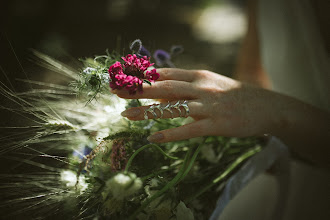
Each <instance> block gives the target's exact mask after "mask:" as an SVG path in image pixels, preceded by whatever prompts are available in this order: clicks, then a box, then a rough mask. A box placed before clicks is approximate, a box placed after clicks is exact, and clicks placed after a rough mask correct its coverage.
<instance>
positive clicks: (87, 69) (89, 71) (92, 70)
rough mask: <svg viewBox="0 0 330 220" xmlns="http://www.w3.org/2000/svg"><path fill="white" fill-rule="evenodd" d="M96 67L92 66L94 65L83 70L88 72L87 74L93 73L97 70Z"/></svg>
mask: <svg viewBox="0 0 330 220" xmlns="http://www.w3.org/2000/svg"><path fill="white" fill-rule="evenodd" d="M95 71H96V69H95V68H92V67H86V68H85V69H84V70H83V72H84V73H86V74H91V73H93V72H95Z"/></svg>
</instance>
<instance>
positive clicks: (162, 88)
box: [113, 0, 330, 169]
mask: <svg viewBox="0 0 330 220" xmlns="http://www.w3.org/2000/svg"><path fill="white" fill-rule="evenodd" d="M255 5H256V2H255V1H254V0H252V1H251V2H250V5H249V27H248V32H247V35H246V37H245V39H244V41H243V45H242V49H241V52H240V56H239V57H238V65H237V70H236V71H235V74H234V77H235V78H237V79H239V80H240V81H237V80H234V79H231V78H228V77H225V76H222V75H220V74H217V73H213V72H210V71H206V70H182V69H174V68H171V69H158V70H157V72H158V73H159V74H160V79H159V80H158V81H157V82H155V83H154V84H153V85H152V86H145V87H144V92H143V94H136V95H129V94H128V92H127V91H126V90H115V91H113V93H115V94H117V95H118V96H119V97H121V98H126V99H140V98H147V99H161V100H166V101H167V100H172V101H177V100H188V101H189V104H188V106H189V109H190V117H192V118H193V119H194V122H192V123H190V124H186V125H183V126H181V127H177V128H171V129H168V130H163V131H158V132H156V133H155V134H152V135H151V136H150V137H148V140H149V141H150V142H154V143H165V142H171V141H179V140H184V139H189V138H194V137H200V136H213V135H214V136H229V137H248V136H260V135H263V134H270V135H274V136H276V137H278V138H280V139H281V140H282V141H283V142H284V143H285V144H286V145H287V146H288V147H289V148H290V150H291V151H293V152H294V153H296V154H297V155H299V156H300V157H302V158H304V159H306V160H308V161H309V162H311V163H314V164H316V165H318V166H320V167H324V168H327V169H329V168H330V144H329V137H330V113H329V112H326V111H324V110H321V109H319V108H317V107H314V106H312V105H309V104H307V103H304V102H302V101H300V100H297V99H295V98H292V97H289V96H286V95H283V94H279V93H276V92H274V91H271V90H270V89H269V88H270V87H271V86H270V82H269V80H268V78H267V75H266V74H265V71H264V69H263V67H262V64H261V60H260V54H259V43H258V41H259V39H258V35H257V27H256V16H255V15H256V13H255V9H256V8H255ZM242 81H243V82H242ZM148 108H149V106H142V107H137V108H131V109H127V110H126V111H124V112H123V113H122V115H123V116H125V117H127V118H128V119H130V120H144V110H146V109H148ZM182 111H184V109H182ZM156 112H157V111H156ZM148 116H149V118H153V116H152V115H151V114H150V115H148ZM158 116H159V112H158ZM178 116H179V112H178V111H174V117H178ZM170 117H171V115H170V113H169V112H164V116H163V118H170Z"/></svg>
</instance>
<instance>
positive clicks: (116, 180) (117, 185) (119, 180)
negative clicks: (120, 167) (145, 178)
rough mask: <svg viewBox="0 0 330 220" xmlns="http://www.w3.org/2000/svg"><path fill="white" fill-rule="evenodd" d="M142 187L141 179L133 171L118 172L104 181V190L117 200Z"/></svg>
mask: <svg viewBox="0 0 330 220" xmlns="http://www.w3.org/2000/svg"><path fill="white" fill-rule="evenodd" d="M141 187H142V181H141V179H140V178H137V177H136V175H135V174H134V173H127V174H124V173H118V174H117V175H115V176H114V177H112V178H111V179H109V180H108V181H107V182H106V191H109V192H110V193H111V194H112V196H113V197H114V198H116V199H118V200H123V199H124V198H126V197H127V196H130V195H132V194H134V193H136V192H137V191H138V190H139V189H141Z"/></svg>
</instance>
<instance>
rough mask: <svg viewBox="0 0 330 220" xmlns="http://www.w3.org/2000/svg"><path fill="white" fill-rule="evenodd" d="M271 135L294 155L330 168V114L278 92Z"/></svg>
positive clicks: (273, 109)
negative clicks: (279, 140) (278, 139)
mask: <svg viewBox="0 0 330 220" xmlns="http://www.w3.org/2000/svg"><path fill="white" fill-rule="evenodd" d="M274 96H275V98H274V99H273V102H272V103H270V109H271V110H270V111H272V115H274V118H273V122H272V125H271V128H270V133H271V134H272V135H274V136H277V137H278V138H280V139H281V140H282V141H283V142H284V143H285V144H286V145H287V146H288V147H289V148H290V150H292V151H293V152H294V153H296V154H297V155H299V156H300V157H302V158H304V159H307V160H309V161H312V162H313V163H315V164H317V165H321V166H323V167H324V166H326V167H328V168H329V167H330V144H329V137H330V114H329V113H328V112H326V111H323V110H321V109H318V108H316V107H314V106H312V105H309V104H306V103H304V102H302V101H299V100H297V99H294V98H291V97H288V96H285V95H281V94H277V93H274Z"/></svg>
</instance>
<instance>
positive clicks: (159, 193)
mask: <svg viewBox="0 0 330 220" xmlns="http://www.w3.org/2000/svg"><path fill="white" fill-rule="evenodd" d="M190 155H191V149H189V151H188V153H187V154H186V156H185V158H184V161H183V164H182V167H181V169H180V171H179V172H178V174H177V175H176V176H175V177H174V178H173V179H172V180H171V181H170V182H168V183H167V184H166V185H165V186H164V187H163V188H162V189H161V190H159V191H157V192H156V193H155V194H154V195H152V196H151V197H150V198H149V199H147V200H146V201H144V202H143V203H142V204H141V206H140V207H139V208H138V209H137V210H135V212H134V213H133V214H132V215H131V216H130V217H129V219H134V218H135V216H136V215H137V214H138V213H140V212H141V211H142V210H143V209H145V208H146V207H147V206H148V205H149V204H150V203H151V202H152V201H153V200H155V199H156V198H158V197H160V196H161V195H162V194H163V193H165V192H166V191H167V190H169V189H170V188H172V187H173V186H174V185H175V184H176V183H177V182H179V180H180V178H181V177H182V174H183V173H184V171H185V169H186V165H187V162H188V159H189V158H190Z"/></svg>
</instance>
